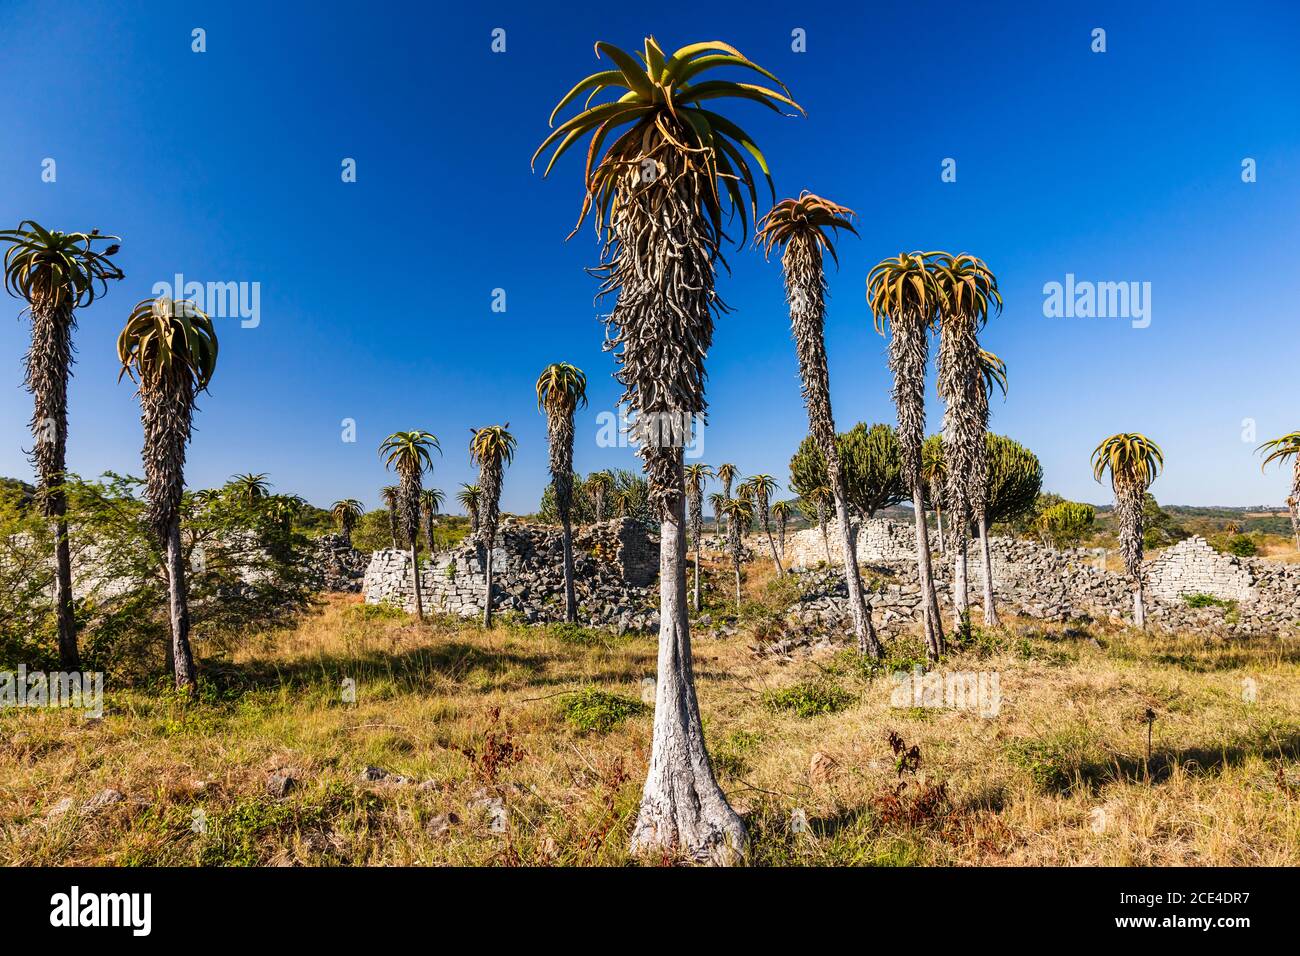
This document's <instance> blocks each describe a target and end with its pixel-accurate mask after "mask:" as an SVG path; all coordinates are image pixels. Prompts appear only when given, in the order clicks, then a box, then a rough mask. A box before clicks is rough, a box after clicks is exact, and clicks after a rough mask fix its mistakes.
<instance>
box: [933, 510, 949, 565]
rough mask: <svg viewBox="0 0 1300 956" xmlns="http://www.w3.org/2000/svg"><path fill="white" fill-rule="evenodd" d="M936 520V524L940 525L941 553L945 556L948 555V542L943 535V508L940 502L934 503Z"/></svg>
mask: <svg viewBox="0 0 1300 956" xmlns="http://www.w3.org/2000/svg"><path fill="white" fill-rule="evenodd" d="M934 521H935V524H936V525H938V531H939V554H940V555H942V556H944V557H947V556H948V542H947V539H945V538H944V536H943V508H942V507H940V505H939V503H938V502H935V505H934Z"/></svg>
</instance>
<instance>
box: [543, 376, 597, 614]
mask: <svg viewBox="0 0 1300 956" xmlns="http://www.w3.org/2000/svg"><path fill="white" fill-rule="evenodd" d="M586 404H587V376H586V374H585V373H584V372H583V371H582V369H580V368H578V367H577V366H574V365H570V364H569V363H568V362H553V363H551V364H550V365H548V366H546V368H544V369H542V374H541V375H540V376H538V378H537V408H538V409H539V410H540V411H542V412H545V414H546V444H547V449H548V450H549V452H550V465H551V484H552V486H553V487H554V488H555V510H556V511H557V512H559V515H560V535H561V539H562V544H563V548H562V550H563V558H564V619H565V620H566V621H568V622H570V623H576V622H577V620H578V597H577V594H576V593H575V591H574V588H573V413H574V412H575V411H576V410H577V408H578V406H579V405H582V406H584V407H585V406H586Z"/></svg>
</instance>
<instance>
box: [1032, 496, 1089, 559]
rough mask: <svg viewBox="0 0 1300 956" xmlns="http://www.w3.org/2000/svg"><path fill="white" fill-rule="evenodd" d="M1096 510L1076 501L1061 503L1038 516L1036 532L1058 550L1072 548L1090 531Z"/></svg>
mask: <svg viewBox="0 0 1300 956" xmlns="http://www.w3.org/2000/svg"><path fill="white" fill-rule="evenodd" d="M1096 518H1097V509H1096V508H1094V507H1093V506H1092V505H1085V504H1082V503H1080V502H1078V501H1062V502H1060V503H1059V504H1055V505H1052V506H1051V507H1050V508H1048V509H1047V510H1046V511H1044V512H1043V513H1042V514H1040V515H1039V516H1038V530H1039V533H1041V534H1042V535H1043V537H1044V538H1046V539H1047V540H1048V541H1050V542H1051V543H1052V544H1053V545H1055V546H1056V547H1058V548H1072V547H1074V546H1075V545H1077V544H1078V543H1079V542H1080V541H1082V540H1083V538H1084V536H1085V535H1086V534H1088V532H1089V531H1091V530H1092V525H1093V522H1094V521H1095V520H1096Z"/></svg>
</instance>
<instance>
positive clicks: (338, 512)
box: [330, 498, 366, 547]
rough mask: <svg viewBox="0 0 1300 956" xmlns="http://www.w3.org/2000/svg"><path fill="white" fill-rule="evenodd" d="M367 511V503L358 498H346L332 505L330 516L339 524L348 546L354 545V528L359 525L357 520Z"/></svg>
mask: <svg viewBox="0 0 1300 956" xmlns="http://www.w3.org/2000/svg"><path fill="white" fill-rule="evenodd" d="M365 513H366V508H365V505H363V504H362V503H361V502H359V501H357V499H356V498H344V499H342V500H340V501H336V502H334V504H332V505H330V517H331V518H333V519H334V523H335V524H336V525H338V529H339V532H340V533H341V534H342V535H343V540H344V541H346V542H347V543H348V547H351V546H352V529H353V528H355V527H356V526H357V521H359V520H360V519H361V516H362V515H363V514H365Z"/></svg>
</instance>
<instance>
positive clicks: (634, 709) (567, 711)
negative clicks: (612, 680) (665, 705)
mask: <svg viewBox="0 0 1300 956" xmlns="http://www.w3.org/2000/svg"><path fill="white" fill-rule="evenodd" d="M561 710H562V712H563V714H564V719H565V720H567V721H568V722H569V723H571V724H573V726H574V727H576V728H577V729H578V730H580V731H582V732H583V733H597V734H605V733H609V731H611V730H613V729H614V728H615V727H617V726H618V725H619V724H621V723H622V722H623V721H625V720H627V719H628V718H629V717H636V716H639V715H640V714H644V713H645V712H646V711H647V710H649V708H648V707H646V705H645V704H643V703H641V701H639V700H635V699H633V698H631V697H624V696H623V695H621V694H607V693H605V692H604V691H602V690H597V689H596V688H594V687H588V688H586V689H584V690H580V691H578V692H577V693H575V694H570V695H569V696H568V697H567V698H566V699H565V701H564V704H563V705H562V707H561Z"/></svg>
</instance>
